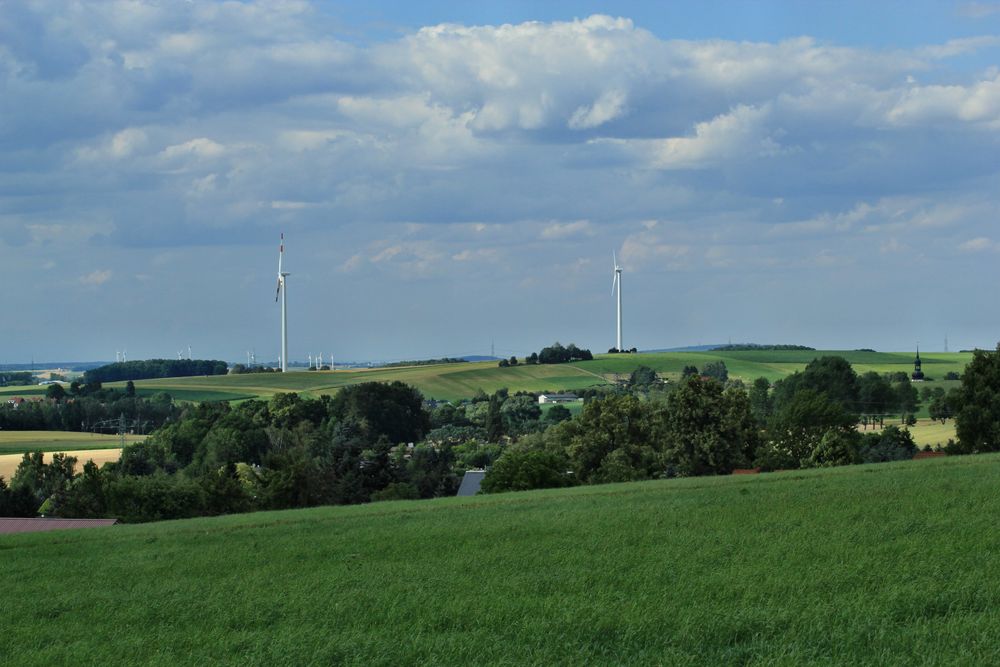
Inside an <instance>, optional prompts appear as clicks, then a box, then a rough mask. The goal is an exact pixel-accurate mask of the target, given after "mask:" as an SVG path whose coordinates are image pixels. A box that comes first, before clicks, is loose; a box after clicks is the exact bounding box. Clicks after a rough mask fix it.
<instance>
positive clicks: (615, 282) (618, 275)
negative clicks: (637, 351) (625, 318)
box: [611, 250, 623, 352]
mask: <svg viewBox="0 0 1000 667" xmlns="http://www.w3.org/2000/svg"><path fill="white" fill-rule="evenodd" d="M611 259H612V260H613V261H614V264H615V277H614V279H612V281H611V294H612V296H614V293H615V287H617V288H618V339H617V343H616V344H615V347H616V348H617V349H618V351H619V352H621V351H622V349H623V348H622V267H620V266H618V257H617V255H615V252H614V250H612V251H611Z"/></svg>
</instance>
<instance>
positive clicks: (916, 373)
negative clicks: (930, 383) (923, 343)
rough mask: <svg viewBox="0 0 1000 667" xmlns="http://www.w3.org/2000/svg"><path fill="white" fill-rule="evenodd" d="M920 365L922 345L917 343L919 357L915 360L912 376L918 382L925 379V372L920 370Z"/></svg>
mask: <svg viewBox="0 0 1000 667" xmlns="http://www.w3.org/2000/svg"><path fill="white" fill-rule="evenodd" d="M920 365H921V364H920V345H917V358H916V359H914V360H913V375H911V376H910V377H911V378H913V380H914V381H916V382H923V380H924V372H923V371H922V370H920Z"/></svg>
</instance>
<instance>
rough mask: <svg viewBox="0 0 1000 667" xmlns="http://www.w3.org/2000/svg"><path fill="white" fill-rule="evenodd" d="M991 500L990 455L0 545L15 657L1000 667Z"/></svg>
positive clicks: (317, 512) (53, 536) (8, 540)
mask: <svg viewBox="0 0 1000 667" xmlns="http://www.w3.org/2000/svg"><path fill="white" fill-rule="evenodd" d="M998 489H1000V457H998V456H996V455H985V456H977V457H956V458H946V459H936V460H926V461H915V462H906V463H898V464H880V465H871V466H854V467H845V468H836V469H826V470H812V471H802V472H789V473H774V474H769V475H759V476H732V477H718V478H692V479H684V480H665V481H657V482H645V483H633V484H618V485H608V486H592V487H580V488H575V489H570V490H552V491H536V492H527V493H518V494H507V495H502V496H488V497H482V496H478V497H475V498H468V499H456V498H448V499H440V500H431V501H411V502H393V503H376V504H372V505H364V506H354V507H337V508H316V509H311V510H299V511H289V512H273V513H260V514H250V515H240V516H230V517H222V518H214V519H196V520H188V521H177V522H166V523H161V524H147V525H139V526H115V527H111V528H101V529H90V530H81V531H66V532H59V533H37V534H23V535H7V536H0V552H2V553H3V557H2V559H3V568H2V569H0V584H2V590H3V595H2V596H0V614H2V617H3V618H4V641H3V642H2V643H0V663H2V664H9V665H13V664H17V665H53V664H123V663H127V664H159V665H175V664H233V665H276V664H281V665H299V664H315V665H321V664H322V665H327V664H338V665H406V664H435V665H470V664H478V665H580V664H614V665H622V664H646V665H657V664H706V665H720V664H783V665H799V664H870V665H876V664H878V665H883V664H900V665H902V664H968V665H985V664H997V662H998V661H1000V633H998V632H997V627H1000V574H998V573H1000V533H998V532H997V531H996V530H995V525H994V524H995V521H996V516H997V515H998V514H1000V492H998ZM43 564H44V567H43ZM40 567H42V568H43V569H40ZM66 572H71V573H74V576H73V577H62V576H57V575H61V574H62V573H66ZM79 573H86V576H78V575H79Z"/></svg>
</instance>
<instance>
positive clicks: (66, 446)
mask: <svg viewBox="0 0 1000 667" xmlns="http://www.w3.org/2000/svg"><path fill="white" fill-rule="evenodd" d="M145 439H146V436H144V435H126V436H125V442H126V443H132V442H141V441H143V440H145ZM118 447H121V438H119V436H117V435H103V434H97V433H76V432H72V431H2V430H0V454H23V453H24V452H36V451H41V452H70V451H73V450H78V449H117V448H118Z"/></svg>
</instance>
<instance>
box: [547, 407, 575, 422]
mask: <svg viewBox="0 0 1000 667" xmlns="http://www.w3.org/2000/svg"><path fill="white" fill-rule="evenodd" d="M572 418H573V413H572V412H570V411H569V408H567V407H566V406H565V405H559V404H558V403H557V404H556V405H553V406H552V407H551V408H549V411H548V412H547V413H546V414H545V421H547V422H552V423H553V424H558V423H559V422H564V421H566V420H567V419H572Z"/></svg>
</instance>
